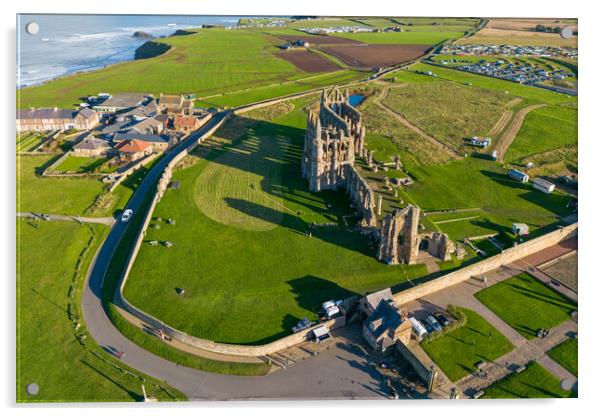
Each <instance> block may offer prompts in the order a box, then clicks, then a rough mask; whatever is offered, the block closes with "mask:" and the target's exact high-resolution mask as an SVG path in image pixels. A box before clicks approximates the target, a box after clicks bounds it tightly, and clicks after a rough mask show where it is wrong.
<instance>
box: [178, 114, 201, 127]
mask: <svg viewBox="0 0 602 416" xmlns="http://www.w3.org/2000/svg"><path fill="white" fill-rule="evenodd" d="M196 121H197V119H196V117H195V116H180V117H176V118H174V121H173V124H174V126H194V125H195V123H196Z"/></svg>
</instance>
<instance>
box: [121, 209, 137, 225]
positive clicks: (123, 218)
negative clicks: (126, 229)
mask: <svg viewBox="0 0 602 416" xmlns="http://www.w3.org/2000/svg"><path fill="white" fill-rule="evenodd" d="M133 213H134V211H132V210H131V209H126V210H125V211H123V214H121V222H128V221H129V220H130V218H132V214H133Z"/></svg>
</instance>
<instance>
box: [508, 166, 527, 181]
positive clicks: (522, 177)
mask: <svg viewBox="0 0 602 416" xmlns="http://www.w3.org/2000/svg"><path fill="white" fill-rule="evenodd" d="M508 176H510V178H512V179H514V180H515V181H519V182H523V183H525V182H529V175H527V174H526V173H523V172H521V171H520V170H516V169H510V170H509V171H508Z"/></svg>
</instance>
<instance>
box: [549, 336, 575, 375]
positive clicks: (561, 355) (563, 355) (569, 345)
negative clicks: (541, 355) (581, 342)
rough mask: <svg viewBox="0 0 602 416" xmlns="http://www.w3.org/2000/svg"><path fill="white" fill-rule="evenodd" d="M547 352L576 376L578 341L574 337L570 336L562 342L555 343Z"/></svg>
mask: <svg viewBox="0 0 602 416" xmlns="http://www.w3.org/2000/svg"><path fill="white" fill-rule="evenodd" d="M547 354H548V355H549V356H550V357H551V358H552V359H553V360H554V361H556V362H557V363H558V364H560V365H561V366H563V367H564V368H566V369H567V370H569V371H570V372H571V373H573V374H574V375H575V376H577V373H578V372H579V365H578V360H577V355H578V342H577V340H576V339H574V338H570V339H568V340H566V341H564V342H563V343H562V344H558V345H556V346H555V347H554V348H552V349H551V350H549V351H548V352H547Z"/></svg>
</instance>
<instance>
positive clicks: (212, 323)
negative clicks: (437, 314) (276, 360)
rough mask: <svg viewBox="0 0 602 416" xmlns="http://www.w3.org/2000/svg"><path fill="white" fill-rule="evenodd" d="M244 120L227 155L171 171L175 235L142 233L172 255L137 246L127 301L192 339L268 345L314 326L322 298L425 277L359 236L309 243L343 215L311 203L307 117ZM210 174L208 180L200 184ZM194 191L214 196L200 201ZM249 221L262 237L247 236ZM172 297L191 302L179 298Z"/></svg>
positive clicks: (333, 197) (338, 203) (317, 198)
mask: <svg viewBox="0 0 602 416" xmlns="http://www.w3.org/2000/svg"><path fill="white" fill-rule="evenodd" d="M297 104H299V103H297ZM246 122H248V120H246V121H245V120H236V119H234V120H232V121H231V122H229V123H230V126H233V127H230V128H228V127H226V128H223V129H222V130H221V131H220V132H219V133H218V136H221V137H229V138H231V139H235V143H234V144H233V145H232V146H227V147H226V149H225V150H224V151H215V152H213V153H210V154H209V156H208V158H209V160H210V161H207V160H202V161H200V162H199V163H197V164H196V165H194V166H193V167H191V168H188V169H185V170H180V171H177V172H175V173H174V179H177V180H180V181H181V184H182V187H181V188H180V189H179V190H177V191H169V192H168V193H167V194H166V195H165V197H164V199H163V200H162V201H161V203H160V204H159V205H158V207H157V210H156V215H157V216H160V217H162V218H174V219H176V221H177V225H175V226H170V225H167V224H165V223H163V222H162V223H161V228H160V229H159V230H156V229H154V228H150V229H149V231H148V232H147V239H149V240H151V239H155V240H162V241H163V240H169V241H172V242H173V243H174V247H172V248H170V249H166V248H164V247H161V246H154V247H153V246H148V245H144V246H143V247H142V249H141V251H140V254H139V256H138V259H137V261H136V263H135V265H134V267H133V270H132V273H131V275H130V279H129V280H128V283H127V285H126V288H125V295H126V297H127V298H128V299H129V300H130V301H131V302H132V303H134V304H135V305H136V306H138V307H140V308H142V309H144V310H146V311H148V312H150V313H152V314H153V315H155V316H157V317H159V318H160V319H162V320H163V321H164V322H166V323H168V324H171V325H174V326H175V327H177V328H179V329H181V330H184V331H186V332H187V333H189V334H193V335H196V336H200V337H206V338H210V339H213V340H217V341H223V342H236V343H263V342H268V341H271V340H273V339H275V338H278V337H281V336H283V335H286V334H288V333H290V328H291V326H292V325H294V324H295V323H296V322H297V321H298V320H299V319H301V318H303V317H306V316H307V317H309V318H315V316H316V312H317V310H318V309H319V305H320V303H321V302H324V301H325V300H328V299H330V298H344V297H347V296H349V295H351V294H354V293H361V294H363V293H364V292H365V291H368V290H373V289H377V288H382V287H386V286H390V285H391V284H394V283H398V282H400V281H404V280H405V278H406V277H410V278H411V277H413V276H416V275H421V274H424V272H425V270H424V266H422V265H420V266H413V267H403V266H399V267H390V266H386V265H384V264H382V263H380V262H378V261H377V260H376V259H375V258H374V254H373V252H372V251H371V250H370V249H369V247H368V240H367V238H366V237H365V236H362V235H360V234H358V233H354V232H349V231H344V230H342V229H340V228H338V227H336V228H325V229H322V230H316V231H314V232H313V237H312V238H308V237H307V236H306V235H305V232H306V231H307V229H308V225H309V224H311V223H312V222H318V223H324V222H337V223H339V224H340V223H341V215H343V214H348V213H349V212H350V210H349V208H348V202H347V197H346V196H345V195H344V193H342V192H338V193H333V192H323V193H320V194H312V193H310V192H308V190H307V182H306V181H305V180H304V179H302V178H301V175H300V166H299V156H300V152H301V143H302V139H303V128H304V126H305V115H304V113H303V112H302V111H300V110H299V109H297V110H295V111H294V112H291V113H289V114H287V115H284V116H282V117H280V118H279V119H277V121H275V122H272V123H270V122H264V123H260V124H255V125H253V127H252V128H249V127H248V125H247V127H245V123H246ZM232 123H234V124H232ZM237 123H239V124H237ZM241 134H244V137H243V138H242V139H237V137H239V136H240V135H241ZM227 155H229V156H227ZM283 155H284V156H283ZM220 162H221V163H220ZM226 164H227V165H226ZM207 169H211V172H212V174H211V175H203V172H205V171H207ZM279 171H280V172H279ZM268 172H269V173H270V176H269V178H268V177H267V176H266V174H267V173H268ZM217 183H220V184H222V186H220V187H216V186H214V185H215V184H217ZM196 192H204V193H207V194H210V195H209V196H207V197H206V198H205V199H203V200H202V201H198V200H195V194H196ZM245 193H247V194H249V195H252V197H251V196H249V197H245V196H244V195H245ZM254 194H257V195H254ZM211 201H213V203H214V204H216V205H215V206H216V207H217V208H216V209H211V208H210V205H209V202H211ZM250 201H256V203H252V202H250ZM199 204H200V206H201V207H202V208H203V209H205V210H207V212H208V213H209V215H211V216H212V217H213V218H215V219H216V220H217V221H213V220H211V219H209V218H208V217H207V214H206V213H205V212H203V211H201V210H199V209H197V206H198V205H199ZM327 204H331V205H332V208H331V209H328V208H327ZM220 207H222V208H223V211H222V212H223V214H222V216H219V215H220V214H219V208H220ZM298 213H300V215H299V214H298ZM245 217H248V219H249V223H248V224H250V225H251V226H254V225H257V224H259V227H258V228H260V229H262V230H263V231H254V230H252V229H251V230H249V229H248V226H246V225H245V223H244V219H245ZM218 221H219V222H218ZM275 221H279V222H278V223H276V222H275ZM156 222H157V221H153V224H154V223H156ZM226 224H230V225H226ZM237 224H238V227H237V226H236V225H237ZM264 226H265V227H264ZM239 227H245V228H239ZM183 258H185V259H186V261H182V259H183ZM176 287H182V288H185V290H186V296H185V297H183V298H182V297H179V296H178V295H177V294H176V291H175V288H176ZM225 311H227V313H224V312H225ZM249 316H253V319H248V317H249ZM243 322H244V324H243Z"/></svg>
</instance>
